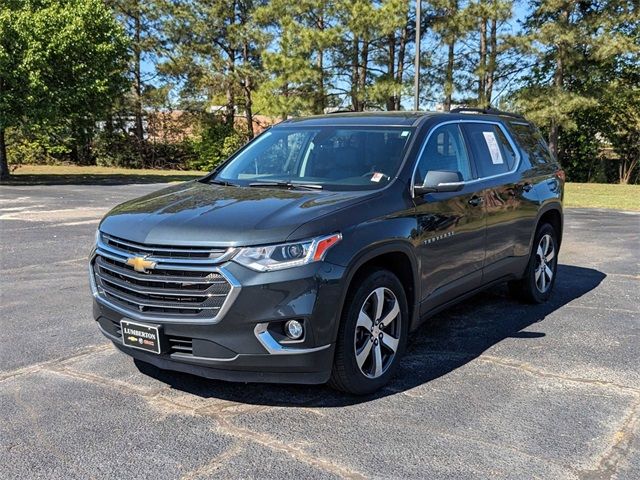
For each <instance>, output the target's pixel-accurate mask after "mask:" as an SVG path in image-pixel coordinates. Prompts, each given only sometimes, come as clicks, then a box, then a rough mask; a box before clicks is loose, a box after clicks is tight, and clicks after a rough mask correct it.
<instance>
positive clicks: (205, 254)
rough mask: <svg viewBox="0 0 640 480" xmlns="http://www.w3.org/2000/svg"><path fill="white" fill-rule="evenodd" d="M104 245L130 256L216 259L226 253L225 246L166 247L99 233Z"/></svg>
mask: <svg viewBox="0 0 640 480" xmlns="http://www.w3.org/2000/svg"><path fill="white" fill-rule="evenodd" d="M101 238H102V241H103V242H104V244H105V245H108V246H110V247H113V248H115V249H117V250H120V251H122V252H126V253H128V254H131V255H132V256H145V255H148V256H151V257H162V258H172V259H187V260H205V261H206V260H217V259H219V258H220V257H223V256H224V255H225V254H226V253H227V249H225V248H211V247H166V246H160V245H146V244H143V243H137V242H132V241H129V240H123V239H122V238H118V237H114V236H112V235H106V234H104V233H103V234H101Z"/></svg>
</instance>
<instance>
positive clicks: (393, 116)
mask: <svg viewBox="0 0 640 480" xmlns="http://www.w3.org/2000/svg"><path fill="white" fill-rule="evenodd" d="M505 116H509V117H514V118H522V117H520V116H517V115H515V114H510V113H507V112H500V111H498V110H486V111H480V110H478V109H475V110H474V109H469V110H462V109H461V110H459V111H453V112H414V111H408V112H346V113H342V112H339V113H330V114H328V115H316V116H311V117H300V118H291V119H288V120H284V121H283V122H281V123H279V124H278V125H281V126H292V125H295V126H301V127H302V126H304V127H322V126H329V125H330V126H334V127H335V126H351V127H353V126H360V127H370V126H376V127H413V126H417V125H418V124H419V123H420V122H421V121H422V120H426V119H427V118H436V117H440V118H443V117H446V118H449V119H451V120H459V119H469V118H470V117H475V118H476V119H486V120H497V119H498V118H499V117H505ZM502 119H503V120H504V118H502Z"/></svg>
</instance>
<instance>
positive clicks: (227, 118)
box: [224, 50, 236, 128]
mask: <svg viewBox="0 0 640 480" xmlns="http://www.w3.org/2000/svg"><path fill="white" fill-rule="evenodd" d="M235 63H236V60H235V53H234V52H233V50H231V51H230V52H229V60H227V79H226V82H227V85H226V96H227V104H226V105H225V109H224V123H225V125H226V126H227V127H230V128H233V122H234V119H235V113H236V112H235V106H236V105H235V103H236V98H235V93H234V91H233V82H234V80H233V75H234V72H235Z"/></svg>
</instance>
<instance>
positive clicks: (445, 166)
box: [415, 124, 471, 185]
mask: <svg viewBox="0 0 640 480" xmlns="http://www.w3.org/2000/svg"><path fill="white" fill-rule="evenodd" d="M432 170H445V171H449V172H460V174H462V179H463V180H470V179H471V164H470V163H469V156H468V155H467V149H466V147H465V144H464V138H463V137H462V132H461V131H460V127H458V125H457V124H448V125H442V126H441V127H437V128H436V129H435V130H434V131H433V133H432V134H431V135H430V136H429V141H428V142H427V144H426V145H425V147H424V150H423V151H422V154H421V156H420V158H419V159H418V168H417V171H416V179H415V183H416V185H422V183H424V179H425V177H426V176H427V172H429V171H432Z"/></svg>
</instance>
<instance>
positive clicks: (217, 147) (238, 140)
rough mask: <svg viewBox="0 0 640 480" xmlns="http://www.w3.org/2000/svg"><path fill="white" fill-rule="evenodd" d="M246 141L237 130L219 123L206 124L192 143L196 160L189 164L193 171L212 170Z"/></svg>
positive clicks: (244, 136) (243, 135)
mask: <svg viewBox="0 0 640 480" xmlns="http://www.w3.org/2000/svg"><path fill="white" fill-rule="evenodd" d="M246 141H247V137H246V135H245V134H243V133H241V132H240V131H239V130H238V129H236V128H233V127H230V126H228V125H225V124H224V123H221V122H219V121H213V122H207V124H205V125H204V126H203V127H202V128H201V130H200V132H199V135H198V138H197V139H196V140H193V141H192V147H193V150H194V152H195V154H196V158H194V160H192V161H191V163H190V164H189V167H190V168H193V169H195V170H206V171H210V170H213V169H214V168H215V167H216V166H217V165H218V164H219V163H221V162H223V161H224V160H226V159H227V158H228V157H229V156H230V155H232V154H233V153H234V152H235V151H236V150H237V149H239V148H240V147H241V146H242V145H244V144H245V142H246Z"/></svg>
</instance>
